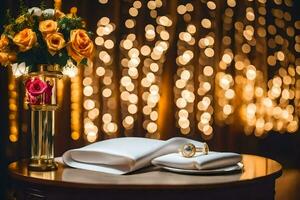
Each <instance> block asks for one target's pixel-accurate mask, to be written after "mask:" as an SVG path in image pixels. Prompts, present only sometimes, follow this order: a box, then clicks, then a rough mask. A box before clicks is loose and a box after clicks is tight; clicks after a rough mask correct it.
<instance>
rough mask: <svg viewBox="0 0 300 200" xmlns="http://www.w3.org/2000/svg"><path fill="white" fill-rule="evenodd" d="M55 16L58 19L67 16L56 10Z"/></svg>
mask: <svg viewBox="0 0 300 200" xmlns="http://www.w3.org/2000/svg"><path fill="white" fill-rule="evenodd" d="M54 16H55V17H56V18H62V17H64V16H65V13H63V12H61V11H60V10H55V14H54Z"/></svg>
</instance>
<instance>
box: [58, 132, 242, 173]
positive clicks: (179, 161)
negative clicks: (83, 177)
mask: <svg viewBox="0 0 300 200" xmlns="http://www.w3.org/2000/svg"><path fill="white" fill-rule="evenodd" d="M186 143H193V144H194V145H195V146H197V147H203V143H201V142H198V141H195V140H190V139H187V138H182V137H175V138H171V139H169V140H167V141H161V140H155V139H147V138H138V137H124V138H115V139H109V140H104V141H100V142H96V143H94V144H90V145H87V146H85V147H82V148H80V149H73V150H69V151H67V152H65V153H64V154H63V157H62V159H63V162H64V163H65V164H66V165H68V166H70V167H74V168H79V169H86V170H92V171H99V172H104V173H111V174H126V173H129V172H132V171H135V170H138V169H140V168H143V167H146V166H149V165H151V161H152V164H154V165H158V166H169V167H177V168H187V169H213V168H218V167H220V168H221V167H226V166H232V165H236V164H237V163H238V162H240V161H241V156H240V155H239V154H235V153H218V152H210V153H209V154H208V155H205V156H204V155H201V156H195V157H193V158H183V157H181V156H180V155H179V154H178V153H177V152H178V148H179V147H180V146H181V145H183V144H186Z"/></svg>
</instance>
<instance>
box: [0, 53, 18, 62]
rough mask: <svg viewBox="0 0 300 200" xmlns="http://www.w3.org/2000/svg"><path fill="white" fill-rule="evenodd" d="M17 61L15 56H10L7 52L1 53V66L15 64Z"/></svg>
mask: <svg viewBox="0 0 300 200" xmlns="http://www.w3.org/2000/svg"><path fill="white" fill-rule="evenodd" d="M15 60H16V55H15V54H9V53H6V52H0V64H1V65H7V64H8V63H10V62H14V61H15Z"/></svg>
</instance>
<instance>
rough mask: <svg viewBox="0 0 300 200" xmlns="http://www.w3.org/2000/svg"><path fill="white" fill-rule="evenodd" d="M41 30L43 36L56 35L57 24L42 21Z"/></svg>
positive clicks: (50, 21)
mask: <svg viewBox="0 0 300 200" xmlns="http://www.w3.org/2000/svg"><path fill="white" fill-rule="evenodd" d="M39 30H40V31H41V33H42V34H43V35H47V34H49V33H54V32H56V31H57V22H56V21H53V20H50V19H48V20H45V21H41V22H40V24H39Z"/></svg>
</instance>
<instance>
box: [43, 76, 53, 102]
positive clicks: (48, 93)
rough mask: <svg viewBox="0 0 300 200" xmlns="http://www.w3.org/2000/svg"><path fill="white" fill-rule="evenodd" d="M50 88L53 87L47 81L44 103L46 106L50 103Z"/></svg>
mask: <svg viewBox="0 0 300 200" xmlns="http://www.w3.org/2000/svg"><path fill="white" fill-rule="evenodd" d="M52 88H53V86H52V85H51V84H50V82H49V81H47V88H46V90H45V103H47V104H50V103H51V96H52Z"/></svg>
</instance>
